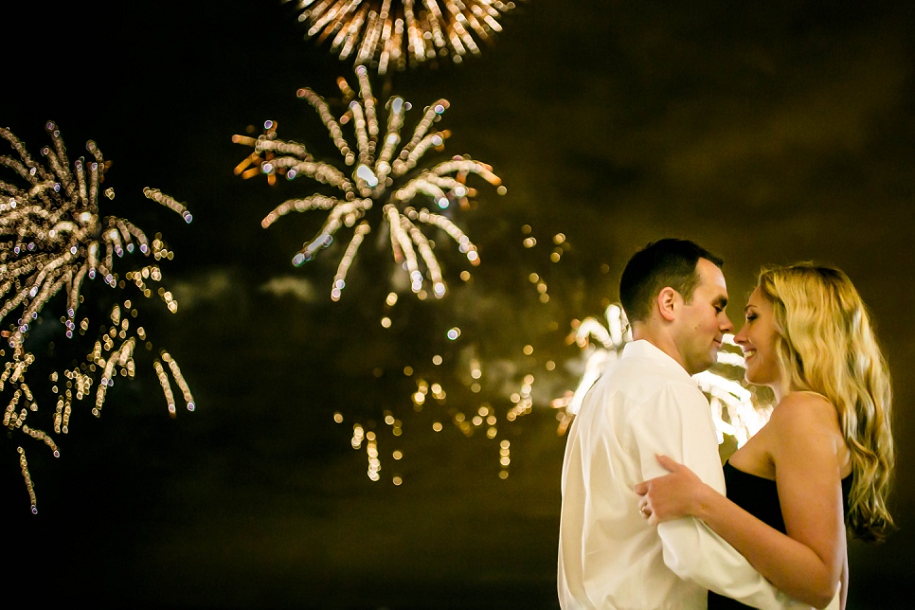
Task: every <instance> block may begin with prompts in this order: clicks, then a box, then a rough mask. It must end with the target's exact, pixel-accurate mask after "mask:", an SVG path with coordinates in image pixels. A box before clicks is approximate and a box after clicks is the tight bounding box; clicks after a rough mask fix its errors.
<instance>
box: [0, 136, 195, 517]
mask: <svg viewBox="0 0 915 610" xmlns="http://www.w3.org/2000/svg"><path fill="white" fill-rule="evenodd" d="M45 129H46V131H47V132H48V135H49V136H50V139H51V145H50V146H46V147H44V148H42V149H41V151H40V154H41V157H42V159H43V162H38V161H36V160H35V159H34V158H33V157H32V155H31V154H30V153H29V152H28V150H27V149H26V147H25V145H24V144H23V143H22V142H21V141H20V140H19V139H18V138H17V137H16V136H15V135H14V134H13V133H12V132H11V131H9V130H8V129H3V128H0V138H2V139H3V140H4V141H6V142H7V143H8V144H9V146H10V147H11V148H12V151H13V152H14V153H15V155H9V154H7V155H2V156H0V168H5V170H8V171H7V172H6V173H5V174H4V175H3V176H2V178H3V179H0V322H2V321H4V320H6V321H7V323H8V324H9V329H8V330H4V331H2V333H0V335H2V336H3V338H4V339H5V340H6V343H7V344H8V351H7V349H0V357H4V358H6V359H7V360H6V362H5V365H4V369H3V372H2V374H0V393H2V394H3V395H4V396H9V398H8V402H7V404H6V407H5V409H4V412H3V425H4V427H6V428H7V429H8V430H9V431H10V432H15V431H19V432H22V433H24V434H26V435H28V436H30V437H31V438H33V439H36V440H39V441H42V442H44V443H45V444H46V445H47V446H48V447H50V449H51V450H52V451H53V453H54V455H55V457H56V456H59V450H58V447H57V444H56V443H55V441H54V440H53V438H52V436H51V434H50V433H48V432H46V431H44V430H40V429H38V428H35V427H33V426H31V425H29V423H27V418H28V417H29V416H30V415H31V416H32V417H33V418H34V417H35V416H36V415H35V413H36V412H37V411H38V403H37V401H36V397H35V395H34V394H33V392H32V389H31V388H30V387H29V384H28V383H27V381H26V378H27V373H28V370H29V367H30V366H31V365H33V363H34V362H35V356H34V355H33V354H31V353H29V351H28V350H27V349H26V346H25V344H26V341H27V338H28V335H29V330H30V328H31V327H32V325H33V324H36V323H39V322H41V320H40V318H39V314H40V313H41V312H42V311H43V310H44V308H45V306H46V305H48V303H49V302H50V301H51V300H52V299H53V298H54V297H55V296H56V295H57V294H58V293H59V292H61V291H63V292H64V293H65V294H66V315H65V316H62V317H61V322H62V323H63V324H64V326H65V327H66V331H65V334H66V337H67V338H68V339H72V338H73V337H74V334H77V333H78V334H79V335H84V334H85V333H86V332H87V330H88V329H89V326H90V322H89V319H88V318H86V317H84V318H83V319H82V320H81V321H80V323H79V325H77V323H76V316H77V312H78V311H79V307H80V304H81V303H83V302H84V301H85V295H84V294H83V292H84V291H83V289H84V287H85V286H86V281H87V280H88V281H92V280H95V279H96V278H101V279H102V281H103V282H104V283H105V284H106V285H107V286H109V287H110V288H112V289H115V290H121V291H123V290H125V289H126V286H127V284H133V285H134V286H135V287H136V288H137V289H138V290H139V292H140V293H141V294H142V295H143V296H144V297H147V298H149V297H151V295H152V289H151V288H150V287H149V285H148V283H151V282H155V283H158V282H160V281H161V279H162V273H161V270H160V268H159V265H158V263H159V262H160V261H162V260H169V259H171V258H172V257H173V256H174V254H173V253H172V252H171V251H170V250H168V248H167V247H166V245H165V243H164V242H163V241H162V239H161V236H160V235H159V234H156V236H155V237H154V238H153V239H152V240H151V241H150V240H149V239H148V238H147V236H146V234H145V233H144V232H143V231H142V230H141V229H140V228H139V227H137V226H136V225H134V224H133V223H131V222H130V221H129V220H127V219H125V218H120V217H117V216H106V217H102V216H101V214H100V211H99V197H100V195H104V196H105V197H108V198H109V199H112V200H113V199H114V189H113V188H111V187H109V188H107V189H105V190H104V193H102V191H101V185H102V183H103V181H104V174H105V172H106V171H107V169H108V167H109V166H110V162H109V161H105V159H104V157H103V156H102V153H101V151H100V150H99V148H98V147H97V146H96V144H95V143H94V142H92V141H89V142H88V143H87V144H86V149H87V151H88V152H89V153H90V154H91V156H92V160H89V161H87V160H86V159H85V158H84V157H80V158H78V159H76V160H75V161H73V162H72V166H71V163H70V160H69V158H68V156H67V152H66V148H65V146H64V142H63V139H62V138H61V136H60V132H59V130H58V129H57V126H56V125H55V124H54V123H52V122H49V123H47V124H46V125H45ZM144 195H145V196H146V197H147V198H149V199H151V200H153V201H155V202H157V203H159V204H161V205H163V206H165V207H167V208H169V209H171V210H173V211H174V212H176V213H178V214H180V215H181V216H182V217H183V218H184V219H185V221H186V222H191V215H190V213H188V211H187V209H186V208H185V207H184V205H183V204H181V203H179V202H178V201H176V200H175V199H173V198H171V197H169V196H167V195H164V194H163V193H161V192H159V191H158V190H156V189H150V188H147V189H144ZM136 251H139V253H140V254H141V255H143V256H144V257H147V258H149V257H152V258H153V261H152V262H150V264H147V265H144V266H142V267H141V268H139V269H135V270H133V271H130V272H128V273H126V274H125V276H124V279H120V278H119V275H118V273H117V272H116V271H115V269H114V266H115V259H116V258H117V259H120V258H122V257H123V256H124V255H125V254H131V253H134V252H136ZM157 292H158V295H159V296H160V297H161V298H162V300H163V301H164V302H165V304H166V307H167V308H168V310H169V311H171V312H172V313H174V312H176V311H177V306H178V305H177V302H176V301H175V300H174V298H172V295H171V293H170V292H168V291H167V290H165V289H164V288H162V287H160V288H159V289H158V291H157ZM122 307H123V310H122ZM137 315H138V314H137V310H136V308H135V307H133V304H132V303H131V301H130V299H129V298H128V299H126V300H124V301H123V306H121V305H118V304H116V305H114V307H113V308H112V309H111V312H110V316H109V317H110V325H109V326H102V332H101V337H100V339H99V340H98V341H96V343H95V346H94V348H93V349H92V350H91V351H90V352H89V353H88V354H87V356H86V360H85V361H84V362H83V363H81V364H78V365H77V366H74V367H73V368H72V369H69V370H65V371H63V372H62V373H61V372H57V371H55V372H53V373H51V375H50V377H49V380H50V381H51V383H52V384H53V385H52V388H51V390H52V393H53V394H56V395H57V405H56V410H55V413H54V416H53V430H54V433H56V434H66V433H67V432H68V425H69V419H70V414H71V412H72V407H73V403H74V402H77V401H80V400H82V399H84V398H87V397H89V396H90V394H91V388H92V386H93V385H94V386H96V390H95V401H94V406H93V407H92V413H93V414H94V415H96V416H99V415H100V414H101V410H102V406H103V404H104V402H105V398H106V394H107V389H108V388H109V387H111V386H112V385H113V384H114V381H115V379H116V377H117V376H119V375H120V376H122V377H127V378H132V377H133V376H134V373H135V363H134V351H135V349H136V348H137V346H138V345H145V347H146V349H149V350H151V349H152V344H151V343H150V342H149V341H148V338H147V336H146V331H145V330H144V329H143V327H142V326H134V327H133V328H131V318H136V317H137ZM13 320H14V322H11V321H13ZM161 359H162V361H163V362H165V363H166V365H167V366H168V368H169V371H170V372H171V374H172V377H173V378H174V380H175V382H176V383H177V384H178V387H179V388H180V390H181V392H182V394H183V396H184V398H185V399H186V402H187V407H188V409H189V410H193V409H194V401H193V397H192V395H191V393H190V390H189V388H188V386H187V383H186V382H185V381H184V378H183V376H182V375H181V372H180V369H179V368H178V365H177V363H176V362H175V361H174V359H173V358H172V357H171V356H170V355H169V354H168V353H167V352H164V351H163V352H162V353H161ZM155 366H156V369H157V372H159V379H160V382H161V383H162V386H163V390H164V393H165V395H166V399H167V401H168V403H169V404H168V406H169V411H170V413H171V414H172V415H174V413H175V405H174V398H173V396H172V393H171V389H170V382H169V381H168V378H167V376H165V375H164V370H163V369H162V365H161V363H160V362H159V360H156V361H155ZM163 379H164V381H163ZM18 452H19V454H20V464H21V467H22V473H23V478H24V480H25V483H26V487H27V488H28V492H29V496H30V500H31V504H32V512H37V508H36V499H35V494H34V488H33V485H32V479H31V476H30V474H29V471H28V462H27V460H26V456H25V450H24V449H23V448H22V447H18Z"/></svg>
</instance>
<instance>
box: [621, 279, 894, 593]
mask: <svg viewBox="0 0 915 610" xmlns="http://www.w3.org/2000/svg"><path fill="white" fill-rule="evenodd" d="M735 341H736V342H737V343H738V344H739V345H740V346H741V348H742V349H743V352H744V357H745V360H746V367H747V374H746V378H747V381H749V382H750V383H754V384H758V385H766V386H769V387H770V388H771V389H772V390H773V392H774V393H775V400H776V407H775V409H774V410H773V412H772V416H771V418H770V419H769V422H768V423H767V424H766V425H765V426H764V427H763V428H762V429H761V430H760V431H759V432H758V433H757V434H756V435H755V436H753V437H752V438H751V439H750V440H748V441H747V442H746V443H745V444H744V445H743V446H742V447H741V448H740V449H738V450H737V451H736V452H735V453H734V454H733V455H732V456H731V458H730V459H729V460H728V463H726V464H725V479H726V482H727V493H728V497H724V496H722V495H720V494H718V493H717V492H715V491H714V490H713V489H711V488H710V487H708V486H707V485H705V484H703V483H702V482H701V481H700V480H699V479H698V477H696V475H695V474H693V473H692V471H690V470H689V469H688V468H687V467H685V466H683V465H681V464H678V463H677V462H675V461H673V460H671V459H669V458H667V457H665V456H658V460H659V461H660V462H661V464H662V465H663V466H664V467H665V468H667V469H668V470H669V471H671V474H669V475H666V476H663V477H659V478H656V479H652V480H650V481H646V482H644V483H641V484H639V485H638V486H637V487H636V493H638V494H639V495H641V496H642V498H641V499H640V501H639V504H640V508H642V510H643V514H645V515H646V516H647V517H648V519H649V523H651V524H657V523H659V522H661V521H666V520H669V519H676V518H679V517H684V516H693V517H696V518H698V519H702V520H703V521H705V523H706V524H707V525H708V526H709V527H711V528H712V529H713V530H715V531H716V532H717V533H718V534H719V535H721V536H722V537H723V538H724V539H725V540H727V541H728V542H730V543H731V545H733V546H734V548H736V549H737V550H738V551H739V552H740V553H741V554H743V555H744V556H745V557H746V558H747V560H748V561H749V562H750V564H751V565H753V566H754V567H755V568H756V569H757V570H758V571H759V572H760V573H761V574H762V575H763V576H765V577H766V578H767V579H769V580H770V581H771V582H772V583H773V584H774V585H775V586H776V587H777V588H779V589H781V590H782V591H784V592H785V593H787V594H788V595H790V596H791V597H793V598H795V599H797V600H799V601H802V602H805V603H808V604H810V605H812V606H814V607H817V608H823V607H826V606H827V605H829V606H830V608H832V607H836V608H838V607H841V608H844V607H845V600H846V596H847V591H848V558H847V553H846V540H845V534H846V528H847V529H848V530H850V531H851V533H852V534H853V535H855V536H857V537H859V538H861V539H864V540H868V541H879V540H882V539H883V538H884V537H885V535H886V533H887V532H888V530H889V529H890V528H891V527H892V525H893V522H892V518H891V517H890V514H889V512H888V511H887V508H886V496H887V493H888V491H889V479H890V474H891V471H892V468H893V463H894V454H893V439H892V434H891V430H890V403H891V389H890V379H889V373H888V371H887V367H886V362H885V360H884V358H883V355H882V354H881V352H880V348H879V347H878V345H877V342H876V340H875V338H874V334H873V331H872V329H871V324H870V321H869V318H868V314H867V311H866V309H865V307H864V303H863V302H862V301H861V297H860V296H859V295H858V293H857V291H856V290H855V288H854V286H853V285H852V283H851V281H850V280H849V279H848V277H847V276H846V275H845V274H844V273H843V272H841V271H839V270H838V269H832V268H828V267H820V266H814V265H812V264H797V265H792V266H788V267H780V268H773V269H768V270H764V271H762V273H761V274H760V276H759V284H758V286H757V287H756V289H755V290H754V291H753V294H752V295H751V296H750V299H749V301H748V303H747V306H746V323H745V324H744V326H743V328H742V329H741V331H740V332H739V333H738V334H737V336H736V337H735ZM740 607H745V606H743V605H741V604H739V603H737V602H735V601H733V600H730V599H726V598H722V597H720V596H717V595H716V594H714V593H710V594H709V608H710V609H713V608H740Z"/></svg>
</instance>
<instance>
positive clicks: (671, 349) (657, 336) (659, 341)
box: [632, 322, 692, 374]
mask: <svg viewBox="0 0 915 610" xmlns="http://www.w3.org/2000/svg"><path fill="white" fill-rule="evenodd" d="M632 339H633V340H634V341H639V340H644V341H648V342H649V343H651V344H652V345H654V346H655V347H656V348H658V349H659V350H661V351H662V352H664V353H665V354H667V355H668V356H670V357H671V358H673V359H674V361H675V362H676V363H677V364H679V365H680V366H681V367H682V368H683V370H684V371H686V366H684V364H683V357H682V356H681V355H680V350H679V349H677V345H676V343H674V340H673V338H672V337H671V336H670V334H669V333H666V332H663V330H662V329H659V328H655V327H654V326H652V325H650V324H645V323H642V322H635V323H634V324H633V325H632ZM686 372H687V373H689V371H686ZM690 374H692V373H690Z"/></svg>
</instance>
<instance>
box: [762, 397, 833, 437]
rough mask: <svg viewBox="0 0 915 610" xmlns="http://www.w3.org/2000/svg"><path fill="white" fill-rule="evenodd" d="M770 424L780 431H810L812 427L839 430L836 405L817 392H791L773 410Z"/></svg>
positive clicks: (831, 430)
mask: <svg viewBox="0 0 915 610" xmlns="http://www.w3.org/2000/svg"><path fill="white" fill-rule="evenodd" d="M769 424H770V425H772V427H773V428H776V429H778V430H779V431H780V432H787V433H791V432H794V433H809V432H811V431H812V429H817V428H819V429H823V431H830V432H838V431H839V428H838V426H839V420H838V414H837V412H836V407H835V405H833V404H832V403H831V402H830V401H829V399H828V398H826V397H825V396H823V395H822V394H819V393H817V392H806V391H802V392H791V393H789V394H787V395H786V396H785V397H784V398H782V401H781V402H780V403H778V405H777V406H776V408H775V409H774V410H773V411H772V416H771V418H770V419H769Z"/></svg>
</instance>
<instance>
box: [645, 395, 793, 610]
mask: <svg viewBox="0 0 915 610" xmlns="http://www.w3.org/2000/svg"><path fill="white" fill-rule="evenodd" d="M632 430H633V434H634V435H635V438H634V441H635V443H636V444H637V445H638V448H639V460H640V462H641V468H642V475H643V476H644V477H645V480H648V479H652V478H655V477H658V476H662V475H665V474H667V471H666V470H665V469H664V467H663V466H661V465H660V464H659V463H658V461H657V459H656V458H655V454H663V455H667V456H669V457H671V458H673V459H675V460H677V461H678V462H680V463H682V464H685V465H686V466H688V467H689V468H690V470H692V471H693V472H695V473H696V475H697V476H698V477H699V478H700V479H702V481H703V482H705V483H706V484H708V485H709V486H711V487H712V488H713V489H715V490H716V491H718V492H719V493H722V494H724V493H725V487H724V473H723V471H722V469H721V458H720V457H719V455H718V441H717V437H716V435H715V427H714V423H713V422H712V417H711V413H710V411H709V405H708V401H707V400H706V399H705V396H703V394H702V392H700V391H699V388H698V387H694V386H691V385H689V384H687V383H671V384H668V385H666V386H665V387H664V388H662V389H661V390H660V391H659V394H658V395H657V396H656V397H654V398H653V399H652V400H650V401H647V402H646V403H645V404H643V405H642V406H641V408H639V409H638V410H636V411H635V412H634V413H633V421H632ZM658 534H659V536H660V537H661V545H662V549H663V555H664V563H665V564H666V565H667V567H668V568H670V569H671V571H673V572H674V573H675V574H676V575H677V576H679V577H680V578H682V579H684V580H689V581H692V582H694V583H696V584H698V585H699V586H701V587H703V588H705V589H709V590H711V591H714V592H716V593H718V594H720V595H724V596H726V597H730V598H733V599H736V600H737V601H739V602H741V603H744V604H747V605H749V606H753V607H754V608H763V609H768V608H773V609H789V608H790V609H791V610H800V609H801V608H810V606H807V605H804V604H801V603H800V602H797V601H794V600H792V599H791V598H789V597H788V596H786V595H785V594H784V593H782V592H781V591H779V590H778V589H776V588H775V587H774V586H772V584H771V583H770V582H769V581H767V580H766V579H765V578H763V576H762V575H761V574H760V573H759V572H757V571H756V570H755V569H754V568H753V567H752V566H751V565H750V563H749V562H748V561H747V560H746V559H745V558H744V557H743V555H741V554H740V553H738V552H737V550H736V549H734V547H732V546H731V545H730V544H728V542H727V541H725V540H724V539H723V538H721V537H720V536H719V535H718V534H716V533H715V532H713V531H712V530H711V529H710V528H709V527H708V526H707V525H706V524H705V523H704V522H702V521H700V520H698V519H695V518H693V517H685V518H682V519H675V520H672V521H667V522H664V523H661V524H659V525H658Z"/></svg>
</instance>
